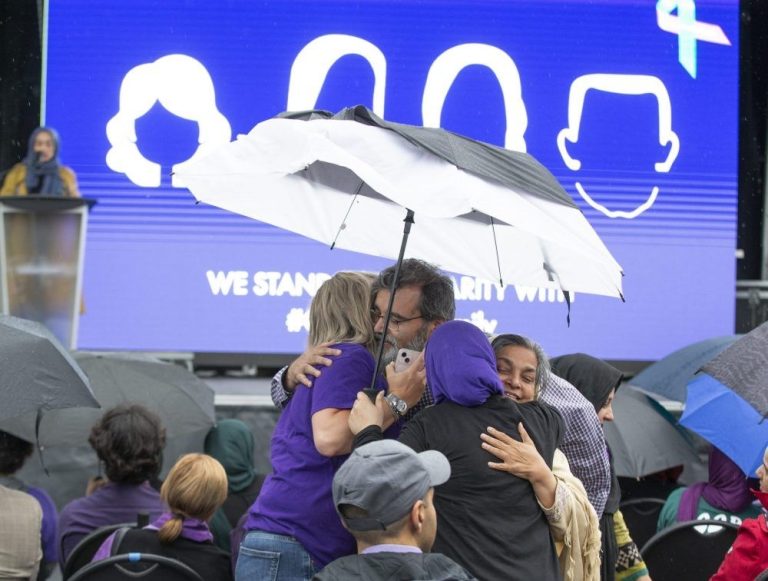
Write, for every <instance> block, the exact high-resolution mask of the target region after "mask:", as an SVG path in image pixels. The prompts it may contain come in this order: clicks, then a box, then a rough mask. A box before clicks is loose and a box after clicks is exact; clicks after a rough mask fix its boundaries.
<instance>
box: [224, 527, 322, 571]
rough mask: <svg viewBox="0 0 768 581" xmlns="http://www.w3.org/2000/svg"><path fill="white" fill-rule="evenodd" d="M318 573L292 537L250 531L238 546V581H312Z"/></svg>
mask: <svg viewBox="0 0 768 581" xmlns="http://www.w3.org/2000/svg"><path fill="white" fill-rule="evenodd" d="M316 572H317V570H316V569H315V566H314V564H313V563H312V557H310V556H309V553H307V551H306V550H304V547H302V546H301V543H299V541H297V540H296V539H294V538H293V537H288V536H285V535H275V534H273V533H265V532H262V531H250V532H248V533H247V534H246V535H245V537H243V542H242V543H241V544H240V556H239V557H238V558H237V567H236V568H235V579H236V580H237V581H311V579H312V577H314V575H315V573H316Z"/></svg>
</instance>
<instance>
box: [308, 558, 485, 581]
mask: <svg viewBox="0 0 768 581" xmlns="http://www.w3.org/2000/svg"><path fill="white" fill-rule="evenodd" d="M313 579H314V581H330V580H343V579H365V581H369V580H370V581H411V580H412V579H419V580H422V581H449V580H457V581H475V578H474V577H472V575H470V574H469V573H467V572H466V571H465V570H464V569H462V568H461V566H459V565H458V564H456V563H455V562H454V561H451V559H449V558H448V557H446V556H445V555H440V554H438V553H372V554H370V555H352V556H349V557H342V558H341V559H336V560H335V561H333V562H332V563H330V564H329V565H328V566H327V567H325V568H324V569H323V570H322V571H320V572H319V573H318V574H317V575H315V576H314V578H313Z"/></svg>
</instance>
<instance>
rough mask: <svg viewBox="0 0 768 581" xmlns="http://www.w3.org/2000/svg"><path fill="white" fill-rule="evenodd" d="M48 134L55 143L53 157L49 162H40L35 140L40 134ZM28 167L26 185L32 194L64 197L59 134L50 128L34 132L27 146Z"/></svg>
mask: <svg viewBox="0 0 768 581" xmlns="http://www.w3.org/2000/svg"><path fill="white" fill-rule="evenodd" d="M43 132H45V133H48V134H49V135H50V136H51V140H52V141H53V157H51V159H49V160H48V161H40V160H39V159H38V158H37V154H36V153H35V139H37V136H38V135H39V134H40V133H43ZM24 165H25V166H26V167H27V177H26V185H27V192H28V193H30V194H40V195H42V196H63V195H64V182H63V181H62V180H61V176H60V175H59V168H60V167H61V166H60V165H59V134H58V133H57V132H56V130H55V129H51V128H50V127H38V128H37V129H35V130H34V131H33V132H32V135H30V137H29V143H28V144H27V156H26V157H25V158H24Z"/></svg>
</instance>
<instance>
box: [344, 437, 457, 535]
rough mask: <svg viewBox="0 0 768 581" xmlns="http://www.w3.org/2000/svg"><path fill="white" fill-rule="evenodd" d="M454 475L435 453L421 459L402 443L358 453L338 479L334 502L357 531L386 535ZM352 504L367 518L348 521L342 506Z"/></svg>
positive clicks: (362, 449) (366, 448)
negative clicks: (363, 511)
mask: <svg viewBox="0 0 768 581" xmlns="http://www.w3.org/2000/svg"><path fill="white" fill-rule="evenodd" d="M450 476H451V465H450V464H449V463H448V459H447V458H446V457H445V456H444V455H443V454H442V453H440V452H437V451H436V450H428V451H426V452H421V453H419V454H417V453H416V452H414V451H413V450H412V449H411V448H409V447H408V446H406V445H405V444H401V443H400V442H398V441H397V440H380V441H378V442H371V443H370V444H366V445H365V446H361V447H359V448H357V449H356V450H355V451H354V452H352V454H351V455H350V456H349V458H348V459H347V461H346V462H344V464H342V466H341V468H339V470H338V472H336V476H334V478H333V503H334V505H335V506H336V511H337V512H338V513H339V516H341V518H342V519H343V520H344V522H345V523H346V525H347V527H348V528H349V529H350V530H353V531H376V530H384V529H385V528H386V527H388V526H389V525H391V524H392V523H394V522H397V521H398V520H400V519H401V518H403V517H404V516H405V515H407V514H408V513H409V512H410V510H411V508H412V507H413V505H414V503H415V502H416V501H417V500H421V499H422V498H424V496H425V495H426V494H427V491H428V490H429V489H430V488H432V487H434V486H438V485H440V484H443V483H444V482H446V481H447V480H448V478H450ZM343 504H352V505H354V506H356V507H358V508H361V509H363V510H365V511H366V512H367V513H368V517H367V518H345V517H344V516H343V515H342V514H341V512H340V511H339V506H340V505H343Z"/></svg>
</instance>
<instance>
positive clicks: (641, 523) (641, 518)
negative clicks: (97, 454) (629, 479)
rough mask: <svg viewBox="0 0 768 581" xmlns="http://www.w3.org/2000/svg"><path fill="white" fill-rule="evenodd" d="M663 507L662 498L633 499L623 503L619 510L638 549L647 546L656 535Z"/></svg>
mask: <svg viewBox="0 0 768 581" xmlns="http://www.w3.org/2000/svg"><path fill="white" fill-rule="evenodd" d="M663 507H664V501H663V500H661V499H660V498H633V499H631V500H625V501H624V502H622V503H621V505H620V507H619V510H621V514H623V515H624V522H625V523H627V528H628V529H629V534H630V535H631V536H632V540H633V541H635V544H636V545H637V546H638V547H642V546H643V545H645V543H647V542H648V540H649V539H650V538H651V537H652V536H653V535H655V534H656V525H657V523H658V522H659V513H661V509H662V508H663Z"/></svg>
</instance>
